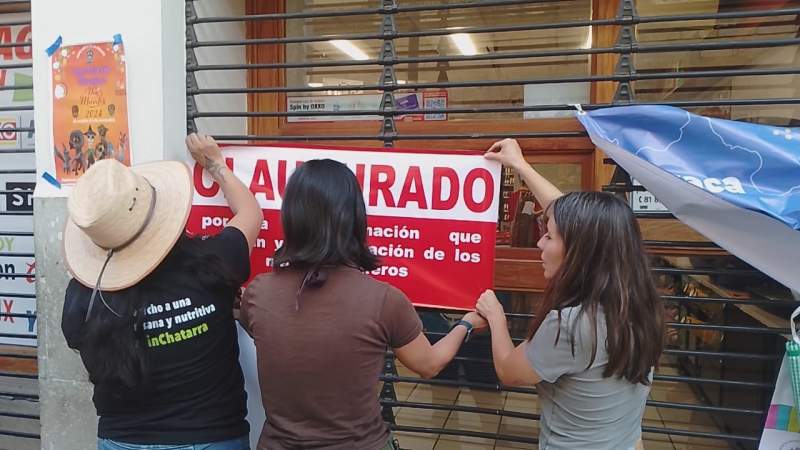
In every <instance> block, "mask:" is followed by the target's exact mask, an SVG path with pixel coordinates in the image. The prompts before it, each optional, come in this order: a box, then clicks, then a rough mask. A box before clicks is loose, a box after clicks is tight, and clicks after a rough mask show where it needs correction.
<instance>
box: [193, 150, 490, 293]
mask: <svg viewBox="0 0 800 450" xmlns="http://www.w3.org/2000/svg"><path fill="white" fill-rule="evenodd" d="M223 154H224V155H225V158H226V162H227V164H228V166H229V167H230V168H231V170H232V171H233V173H234V174H235V175H236V176H237V177H239V178H240V179H241V180H242V181H243V182H244V183H245V185H247V186H249V187H250V190H251V191H252V192H253V193H254V194H255V196H256V199H257V200H258V201H259V203H260V204H261V207H262V209H263V210H264V219H265V220H264V223H263V224H262V229H261V234H260V235H259V239H258V241H257V243H256V248H255V249H254V250H253V253H252V256H251V266H252V272H253V274H254V275H255V274H258V273H262V272H266V271H269V270H272V255H273V254H274V252H275V250H277V248H279V247H280V246H281V244H282V242H283V241H282V239H283V237H282V230H281V222H280V207H281V199H282V195H283V193H284V189H285V186H286V183H287V181H288V179H289V177H290V176H291V173H292V172H293V171H294V169H295V168H296V167H298V166H299V165H300V164H302V163H303V161H306V160H309V159H317V158H330V159H334V160H337V161H340V162H342V163H344V164H346V165H347V166H348V167H350V168H351V170H352V171H353V173H355V175H356V178H357V179H358V181H359V183H360V184H361V187H362V190H363V192H364V202H365V203H366V206H367V214H368V216H369V222H368V228H367V235H368V244H369V247H370V249H371V250H372V251H373V253H375V254H376V255H378V256H379V258H380V259H381V262H382V264H383V265H382V266H381V267H379V268H378V269H376V270H375V271H373V272H372V275H374V276H375V277H376V278H378V279H380V280H382V281H386V282H388V283H390V284H392V285H394V286H396V287H397V288H399V289H401V290H402V291H403V292H404V293H405V294H406V295H407V296H408V297H409V298H410V299H411V300H412V301H413V302H414V303H415V304H416V305H420V306H431V307H437V308H450V309H473V307H474V305H475V299H477V298H478V296H479V295H480V293H481V292H483V290H485V289H488V288H491V287H492V281H493V277H494V248H495V233H496V228H497V215H498V204H499V189H500V165H499V164H497V163H494V162H491V161H488V160H486V159H484V158H483V156H482V154H476V153H464V152H460V153H441V152H439V153H424V152H408V151H405V152H404V151H387V150H385V149H381V150H375V151H367V150H345V149H331V148H308V147H304V148H294V147H288V146H280V147H277V146H275V147H261V146H259V147H252V146H251V147H247V146H243V147H225V148H224V149H223ZM194 184H195V199H194V208H193V209H192V213H191V215H190V218H189V230H190V231H192V232H194V233H197V234H209V233H212V232H215V231H218V230H220V229H221V228H222V227H224V225H225V224H226V223H227V220H228V219H229V218H230V217H232V214H231V212H230V210H228V208H227V206H226V202H225V199H224V198H223V197H222V193H221V191H220V189H219V186H217V185H216V184H215V183H213V180H212V179H211V178H210V177H209V176H208V174H204V173H203V171H202V169H201V168H200V167H199V166H196V167H195V172H194Z"/></svg>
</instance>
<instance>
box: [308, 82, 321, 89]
mask: <svg viewBox="0 0 800 450" xmlns="http://www.w3.org/2000/svg"><path fill="white" fill-rule="evenodd" d="M322 86H324V84H322V83H308V87H315V88H316V87H322Z"/></svg>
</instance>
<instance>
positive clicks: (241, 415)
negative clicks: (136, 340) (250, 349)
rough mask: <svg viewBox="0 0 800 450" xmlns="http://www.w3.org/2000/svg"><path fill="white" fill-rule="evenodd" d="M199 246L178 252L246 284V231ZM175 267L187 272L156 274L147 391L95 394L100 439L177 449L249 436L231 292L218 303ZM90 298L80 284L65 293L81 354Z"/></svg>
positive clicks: (101, 388)
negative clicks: (188, 253) (214, 264)
mask: <svg viewBox="0 0 800 450" xmlns="http://www.w3.org/2000/svg"><path fill="white" fill-rule="evenodd" d="M197 239H198V238H195V239H193V240H192V241H191V242H188V241H184V240H181V241H179V243H178V245H177V246H186V247H189V246H191V248H192V252H193V253H195V254H197V253H198V251H199V252H200V255H197V256H200V257H202V255H203V254H205V255H216V258H212V260H216V262H217V263H218V264H221V265H223V266H224V267H223V268H222V269H224V270H226V272H227V273H228V274H229V276H230V277H232V278H233V280H235V281H236V282H238V283H244V282H245V281H246V280H247V278H248V277H249V275H250V260H249V256H248V253H249V248H248V245H247V240H246V238H245V237H244V235H243V234H242V232H241V231H239V230H238V229H236V228H233V227H228V228H225V229H224V230H223V231H222V232H221V233H220V234H218V235H217V236H214V237H210V238H207V239H203V240H201V241H198V240H197ZM177 246H176V247H177ZM179 250H181V249H179ZM183 250H185V248H183ZM173 252H175V250H173ZM177 267H183V266H181V265H175V264H173V265H167V266H166V267H165V266H164V264H162V266H159V268H158V269H156V272H154V273H153V274H152V275H151V276H152V277H155V279H156V280H158V283H154V284H156V285H157V289H156V290H155V291H152V290H151V291H150V292H152V293H153V294H154V295H153V298H152V300H149V301H148V306H147V311H146V314H145V317H144V322H145V323H144V330H145V335H146V346H145V348H146V352H147V357H148V364H149V373H150V379H149V382H148V383H146V384H147V386H143V387H141V388H139V389H137V390H136V391H131V390H129V389H128V390H125V389H120V388H119V386H109V385H104V384H103V383H101V384H97V385H95V387H94V396H93V401H94V404H95V407H96V408H97V415H98V416H100V420H99V423H98V433H97V434H98V436H99V437H100V438H106V439H114V440H119V441H122V442H129V443H135V444H175V445H179V444H197V443H204V442H217V441H223V440H228V439H234V438H237V437H240V436H244V435H246V434H248V433H249V426H248V423H247V421H246V419H245V416H246V415H247V394H246V393H245V390H244V377H243V375H242V369H241V367H240V366H239V344H238V341H237V332H236V325H235V322H234V318H233V302H234V298H233V296H234V293H233V292H231V293H230V295H228V296H226V297H227V298H220V297H219V295H214V294H212V293H211V292H209V290H208V289H206V288H204V287H202V285H201V283H200V282H199V280H198V276H199V275H198V274H197V273H193V271H192V270H190V269H189V268H181V269H177ZM159 271H160V273H159ZM91 293H92V290H91V289H89V288H87V287H85V286H83V285H81V284H80V283H78V282H77V281H75V280H71V281H70V283H69V286H68V287H67V292H66V297H65V301H64V312H63V316H62V323H61V327H62V331H63V332H64V337H65V338H66V340H67V344H68V345H69V346H70V347H72V348H75V349H77V350H81V341H82V337H83V331H82V326H83V323H84V317H85V315H86V309H87V307H88V304H89V298H90V297H91ZM111 306H112V307H113V301H112V304H111ZM93 308H94V309H95V312H96V309H97V308H104V306H103V304H102V303H101V302H100V301H99V298H98V299H96V301H95V305H94V306H93ZM89 320H90V321H91V318H90V319H89ZM85 353H86V352H81V358H83V359H84V361H86V358H87V357H91V355H86V354H85Z"/></svg>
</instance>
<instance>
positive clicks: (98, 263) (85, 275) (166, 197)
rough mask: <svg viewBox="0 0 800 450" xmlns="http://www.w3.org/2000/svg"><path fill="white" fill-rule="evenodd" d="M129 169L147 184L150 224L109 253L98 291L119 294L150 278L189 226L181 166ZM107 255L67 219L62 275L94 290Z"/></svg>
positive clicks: (187, 180) (186, 180) (188, 195)
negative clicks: (152, 200) (151, 194)
mask: <svg viewBox="0 0 800 450" xmlns="http://www.w3.org/2000/svg"><path fill="white" fill-rule="evenodd" d="M131 169H132V170H133V171H134V172H136V173H137V174H139V175H141V176H143V177H144V178H146V179H147V181H149V182H150V184H151V185H152V186H153V188H154V189H155V191H156V204H155V209H154V211H153V216H152V218H151V219H150V222H149V223H148V224H147V226H145V228H144V229H143V230H142V233H141V234H140V235H139V236H138V237H137V238H136V239H135V240H134V241H133V242H131V243H130V244H128V245H127V246H126V247H124V248H122V249H120V250H117V251H115V252H114V256H112V257H111V260H110V261H109V262H108V266H107V267H106V270H105V272H103V279H102V280H101V283H100V289H101V290H104V291H119V290H122V289H125V288H128V287H131V286H133V285H134V284H136V283H138V282H139V281H141V280H142V279H144V278H145V277H146V276H147V275H149V274H150V273H151V272H152V271H153V270H155V268H156V267H158V265H159V264H161V261H163V260H164V258H165V257H166V256H167V254H169V252H170V250H172V247H173V246H174V245H175V243H176V242H178V239H179V238H180V237H181V235H182V234H183V232H184V230H185V228H186V222H187V221H188V220H189V212H190V210H191V206H192V196H193V186H192V177H191V173H190V172H189V168H188V167H187V166H186V164H183V163H181V162H178V161H159V162H154V163H148V164H142V165H138V166H135V167H131ZM107 256H108V251H107V250H105V249H103V248H101V247H98V246H97V245H96V244H95V243H94V242H92V240H91V239H90V238H89V236H88V235H86V234H85V233H84V232H83V231H82V230H81V229H80V228H78V226H77V225H75V223H74V222H73V221H72V219H70V218H67V224H66V228H65V230H64V259H65V261H66V263H67V269H68V270H69V271H70V272H71V274H72V276H73V277H74V278H75V279H77V280H78V281H79V282H80V283H81V284H83V285H85V286H89V287H94V286H95V284H96V283H97V277H98V275H99V274H100V270H101V269H102V268H103V263H105V261H106V258H107Z"/></svg>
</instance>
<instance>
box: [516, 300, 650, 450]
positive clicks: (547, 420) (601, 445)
mask: <svg viewBox="0 0 800 450" xmlns="http://www.w3.org/2000/svg"><path fill="white" fill-rule="evenodd" d="M580 312H581V307H580V306H577V307H568V308H564V309H562V310H561V320H560V321H559V320H558V312H557V311H551V312H550V313H549V314H548V315H547V317H546V318H545V320H544V321H543V322H542V325H541V326H540V327H539V329H538V330H537V332H536V335H535V336H534V338H533V339H532V340H531V342H529V343H528V344H527V348H526V355H527V357H528V360H529V361H530V363H531V365H532V366H533V368H534V370H536V372H537V373H538V374H539V376H541V378H542V382H540V383H539V384H537V385H536V389H537V392H538V394H539V405H540V406H541V410H542V416H541V422H540V423H541V433H540V435H539V445H540V447H541V448H543V449H572V448H592V449H598V450H601V449H609V450H615V449H628V448H633V447H634V446H635V444H636V441H637V440H638V439H639V437H640V434H641V423H642V415H643V413H644V407H645V402H646V401H647V396H648V394H649V393H650V386H646V385H644V384H634V383H631V382H630V381H628V380H626V379H625V378H620V377H616V376H611V377H604V376H603V372H604V371H605V369H606V366H607V364H608V352H607V349H606V346H605V343H606V338H607V329H606V320H605V315H604V314H603V313H602V308H601V309H600V311H598V314H597V324H596V326H597V340H596V341H595V342H597V353H596V355H595V358H594V361H591V358H592V342H593V339H592V334H593V330H592V326H591V319H590V318H589V316H588V315H586V314H580ZM573 332H574V334H573ZM572 336H574V345H573V341H572V338H571V337H572ZM573 349H574V351H573ZM590 362H591V365H590Z"/></svg>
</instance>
